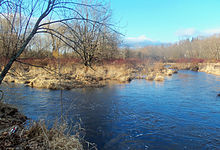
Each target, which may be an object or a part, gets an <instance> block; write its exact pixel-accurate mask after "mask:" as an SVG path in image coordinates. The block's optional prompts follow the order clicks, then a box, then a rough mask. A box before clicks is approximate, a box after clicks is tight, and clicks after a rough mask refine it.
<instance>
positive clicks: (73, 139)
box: [0, 103, 95, 150]
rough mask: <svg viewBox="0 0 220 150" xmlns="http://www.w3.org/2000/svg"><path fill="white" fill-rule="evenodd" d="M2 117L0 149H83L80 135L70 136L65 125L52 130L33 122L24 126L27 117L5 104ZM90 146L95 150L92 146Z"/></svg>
mask: <svg viewBox="0 0 220 150" xmlns="http://www.w3.org/2000/svg"><path fill="white" fill-rule="evenodd" d="M0 115H1V119H0V149H2V150H4V149H31V150H35V149H39V150H44V149H57V150H58V149H63V150H70V149H75V150H82V149H83V146H82V144H81V143H80V142H79V139H80V137H79V133H78V132H77V133H76V134H75V135H70V134H69V133H68V132H66V131H68V130H69V129H68V128H67V124H65V123H64V124H62V125H57V126H56V125H54V127H53V128H51V129H48V128H47V127H46V125H45V123H44V122H33V123H31V124H29V125H28V126H24V123H25V121H26V120H27V117H26V116H24V115H22V114H21V113H20V112H18V110H17V108H15V107H12V106H11V105H8V104H4V103H0ZM79 130H81V129H79ZM79 130H78V131H79ZM81 140H83V139H81ZM83 141H84V140H83ZM85 142H86V141H85ZM87 143H88V142H87ZM88 144H89V145H90V146H91V147H93V148H94V149H95V147H94V146H93V145H92V144H90V143H88Z"/></svg>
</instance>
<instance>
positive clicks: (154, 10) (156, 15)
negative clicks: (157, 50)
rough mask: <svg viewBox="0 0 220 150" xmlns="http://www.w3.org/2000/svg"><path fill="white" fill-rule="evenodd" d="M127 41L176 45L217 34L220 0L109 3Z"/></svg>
mask: <svg viewBox="0 0 220 150" xmlns="http://www.w3.org/2000/svg"><path fill="white" fill-rule="evenodd" d="M110 3H111V8H112V11H113V19H114V21H115V22H116V23H117V25H118V26H119V27H120V31H121V32H122V33H123V34H124V35H125V38H126V39H128V40H134V41H135V40H137V41H140V40H152V41H160V42H176V41H178V40H179V39H182V38H183V37H192V36H197V35H202V36H207V35H212V34H215V33H220V0H110Z"/></svg>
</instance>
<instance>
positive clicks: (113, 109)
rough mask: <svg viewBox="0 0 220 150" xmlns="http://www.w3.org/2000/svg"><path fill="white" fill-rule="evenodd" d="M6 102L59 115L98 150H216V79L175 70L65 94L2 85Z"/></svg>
mask: <svg viewBox="0 0 220 150" xmlns="http://www.w3.org/2000/svg"><path fill="white" fill-rule="evenodd" d="M1 89H3V90H4V91H5V96H4V101H6V102H7V103H11V104H14V105H16V106H17V107H18V108H19V109H20V111H22V112H23V113H24V114H25V115H26V116H27V117H29V118H31V119H33V120H40V119H44V120H46V121H47V122H49V124H50V125H51V124H53V122H54V121H55V120H60V116H61V112H62V111H63V116H64V117H65V120H67V121H68V122H69V123H70V122H72V124H70V126H74V124H75V123H76V122H80V124H81V126H82V127H83V128H85V131H86V132H85V133H86V134H85V135H82V136H85V139H86V140H88V141H90V142H93V143H96V144H97V147H98V148H99V149H106V150H112V149H117V150H127V149H136V150H138V149H140V150H143V149H149V150H151V149H157V150H158V149H169V150H170V149H220V98H219V97H217V94H218V93H219V92H220V76H214V75H210V74H206V73H203V72H192V71H179V73H178V74H174V75H173V76H172V77H166V79H165V81H164V82H155V81H146V80H144V79H143V80H133V81H132V82H130V83H128V84H118V85H111V86H110V85H109V86H106V87H104V88H84V89H73V90H69V91H63V93H62V103H63V109H62V107H61V104H60V91H59V90H55V91H53V90H46V89H34V88H30V87H25V86H23V85H19V84H10V85H4V86H3V87H1Z"/></svg>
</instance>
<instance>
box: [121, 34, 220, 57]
mask: <svg viewBox="0 0 220 150" xmlns="http://www.w3.org/2000/svg"><path fill="white" fill-rule="evenodd" d="M125 56H126V57H128V58H129V57H130V58H132V57H136V58H140V59H145V58H154V59H157V60H164V61H172V60H177V59H185V60H187V59H188V60H190V59H197V60H198V59H200V61H203V60H212V61H219V60H220V35H214V36H211V37H197V38H192V39H185V40H181V41H179V42H177V43H174V44H164V45H159V46H146V47H143V48H138V49H135V50H131V49H129V48H127V49H125Z"/></svg>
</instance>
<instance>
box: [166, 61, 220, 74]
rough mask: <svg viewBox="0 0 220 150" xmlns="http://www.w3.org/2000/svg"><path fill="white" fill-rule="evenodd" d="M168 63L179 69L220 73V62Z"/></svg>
mask: <svg viewBox="0 0 220 150" xmlns="http://www.w3.org/2000/svg"><path fill="white" fill-rule="evenodd" d="M168 65H171V66H170V68H172V69H177V70H192V71H199V72H205V73H209V74H214V75H220V63H168Z"/></svg>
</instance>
